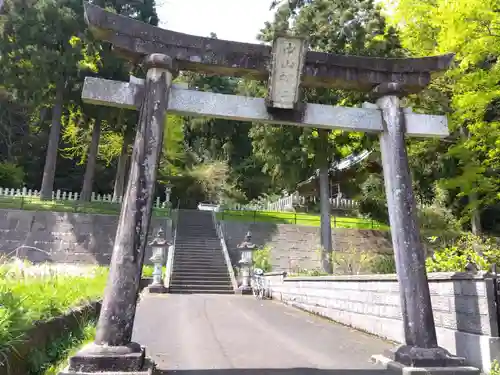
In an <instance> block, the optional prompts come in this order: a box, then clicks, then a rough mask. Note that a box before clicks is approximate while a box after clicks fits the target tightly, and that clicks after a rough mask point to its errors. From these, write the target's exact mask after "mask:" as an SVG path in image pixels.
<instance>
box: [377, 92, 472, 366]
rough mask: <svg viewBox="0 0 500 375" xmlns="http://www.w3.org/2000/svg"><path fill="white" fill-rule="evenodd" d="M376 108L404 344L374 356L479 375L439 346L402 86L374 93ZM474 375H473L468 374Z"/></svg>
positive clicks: (389, 361)
mask: <svg viewBox="0 0 500 375" xmlns="http://www.w3.org/2000/svg"><path fill="white" fill-rule="evenodd" d="M374 94H375V95H376V97H377V102H376V105H377V107H378V108H379V109H380V111H381V114H382V119H383V124H384V130H383V132H382V133H381V135H380V150H381V154H382V164H383V169H384V181H385V190H386V195H387V206H388V210H389V221H390V226H391V236H392V244H393V248H394V256H395V261H396V271H397V276H398V281H399V289H400V295H401V310H402V315H403V324H404V333H405V344H404V345H402V346H399V347H397V348H395V349H393V350H391V351H389V352H387V353H385V355H386V356H385V357H383V356H374V358H373V359H375V360H378V361H380V362H382V363H384V362H385V363H384V364H385V365H387V366H389V367H392V368H399V369H402V370H403V373H406V374H410V373H414V372H415V373H422V370H423V368H428V370H429V368H434V370H435V371H436V372H440V371H439V368H441V371H443V370H445V371H448V372H449V371H450V370H452V368H455V370H456V369H457V367H460V368H461V372H462V371H465V372H467V373H474V372H477V373H479V371H478V370H477V369H474V368H471V367H463V366H464V365H465V359H464V358H461V357H457V356H454V355H452V354H451V353H449V352H448V351H447V350H446V349H443V348H440V347H439V346H438V344H437V338H436V327H435V325H434V316H433V312H432V305H431V297H430V292H429V283H428V280H427V272H426V270H425V253H424V248H423V244H422V241H421V238H420V230H419V225H418V222H417V210H416V204H415V197H414V194H413V188H412V180H411V174H410V168H409V164H408V154H407V151H406V144H405V115H404V112H403V109H402V107H401V105H400V98H401V97H402V96H404V90H403V87H402V86H401V85H399V84H397V83H389V84H383V85H379V86H377V87H376V88H375V90H374ZM468 370H469V371H471V372H469V371H468Z"/></svg>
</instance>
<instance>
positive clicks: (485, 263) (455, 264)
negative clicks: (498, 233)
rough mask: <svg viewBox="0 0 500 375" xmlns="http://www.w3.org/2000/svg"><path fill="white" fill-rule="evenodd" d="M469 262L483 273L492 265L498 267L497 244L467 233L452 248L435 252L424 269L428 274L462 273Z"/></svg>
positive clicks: (491, 240)
mask: <svg viewBox="0 0 500 375" xmlns="http://www.w3.org/2000/svg"><path fill="white" fill-rule="evenodd" d="M469 262H472V263H474V264H475V265H476V266H477V268H478V269H479V270H483V271H490V270H491V266H492V265H493V264H496V265H498V266H500V246H499V244H498V243H497V242H495V241H494V240H493V239H491V238H484V237H479V236H474V235H473V234H471V233H467V234H464V235H463V236H461V237H460V238H459V239H458V240H457V241H456V243H455V244H453V245H452V246H448V247H445V248H443V249H440V250H437V251H435V252H434V254H433V255H432V257H429V258H427V261H426V268H427V271H428V272H447V271H453V272H464V271H465V270H466V266H467V264H469Z"/></svg>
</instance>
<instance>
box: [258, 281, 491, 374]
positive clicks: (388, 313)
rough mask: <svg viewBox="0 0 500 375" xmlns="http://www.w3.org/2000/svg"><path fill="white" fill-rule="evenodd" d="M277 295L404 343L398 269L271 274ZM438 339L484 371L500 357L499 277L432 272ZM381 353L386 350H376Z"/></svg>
mask: <svg viewBox="0 0 500 375" xmlns="http://www.w3.org/2000/svg"><path fill="white" fill-rule="evenodd" d="M266 278H267V281H268V283H269V286H270V289H271V293H272V296H273V298H274V299H277V300H280V301H282V302H285V303H287V304H290V305H293V306H295V307H298V308H300V309H303V310H306V311H309V312H313V313H316V314H319V315H321V316H325V317H327V318H329V319H332V320H334V321H336V322H339V323H342V324H346V325H349V326H352V327H353V328H357V329H361V330H363V331H366V332H369V333H372V334H374V335H377V336H381V337H384V338H386V339H389V340H392V341H395V342H398V343H403V342H404V332H403V323H402V314H401V303H400V296H399V285H398V282H397V279H396V276H395V275H356V276H323V277H288V278H287V277H285V276H284V275H283V274H269V275H267V276H266ZM429 287H430V291H431V298H432V307H433V311H434V321H435V324H436V332H437V336H438V344H439V345H440V346H442V347H444V348H446V349H447V350H449V351H450V352H452V353H454V354H457V355H459V356H463V357H466V358H467V359H468V361H469V364H470V365H473V366H476V367H479V368H481V369H483V370H484V371H486V372H488V371H489V370H490V364H491V362H492V361H493V360H495V359H500V339H499V332H498V316H497V312H496V304H495V296H494V281H493V279H492V277H491V276H489V275H487V274H484V275H477V276H474V275H469V274H465V273H433V274H429ZM373 354H382V353H373Z"/></svg>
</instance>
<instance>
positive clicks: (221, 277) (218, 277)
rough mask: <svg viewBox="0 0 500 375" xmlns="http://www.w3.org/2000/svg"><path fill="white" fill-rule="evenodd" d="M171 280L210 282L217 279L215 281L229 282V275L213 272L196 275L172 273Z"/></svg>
mask: <svg viewBox="0 0 500 375" xmlns="http://www.w3.org/2000/svg"><path fill="white" fill-rule="evenodd" d="M171 280H178V281H182V282H185V283H186V284H189V281H198V280H199V281H207V282H212V281H214V282H215V281H217V282H229V281H230V279H229V275H228V274H225V275H219V274H217V275H215V274H213V275H212V274H209V275H197V274H172V279H171Z"/></svg>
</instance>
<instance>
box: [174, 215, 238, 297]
mask: <svg viewBox="0 0 500 375" xmlns="http://www.w3.org/2000/svg"><path fill="white" fill-rule="evenodd" d="M170 293H213V294H234V289H233V286H232V283H231V278H230V276H229V272H228V269H227V265H226V260H225V258H224V254H223V252H222V246H221V243H220V239H219V237H218V235H217V231H216V229H215V225H214V222H213V219H212V212H210V211H199V210H179V213H178V221H177V235H176V240H175V253H174V262H173V268H172V276H171V279H170Z"/></svg>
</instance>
